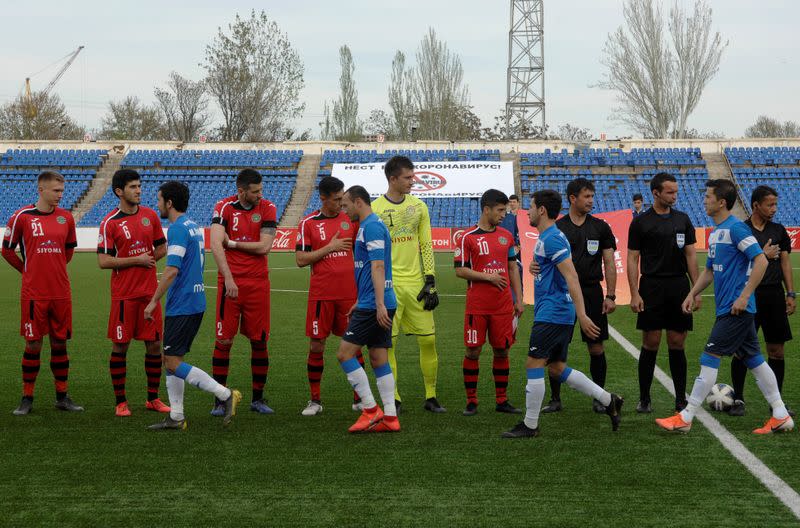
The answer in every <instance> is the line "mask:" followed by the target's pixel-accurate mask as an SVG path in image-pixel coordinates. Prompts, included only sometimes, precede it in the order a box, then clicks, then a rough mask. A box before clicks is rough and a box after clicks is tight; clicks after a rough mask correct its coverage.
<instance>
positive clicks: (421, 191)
mask: <svg viewBox="0 0 800 528" xmlns="http://www.w3.org/2000/svg"><path fill="white" fill-rule="evenodd" d="M383 166H384V164H383V163H336V164H334V165H333V171H332V172H331V175H332V176H335V177H337V178H339V179H340V180H342V181H343V182H344V186H345V188H347V187H350V186H351V185H362V186H363V187H364V188H366V189H367V192H369V194H370V195H372V196H378V195H380V194H383V193H385V192H386V188H387V184H386V176H385V174H384V172H383ZM486 189H498V190H501V191H503V192H504V193H506V194H507V195H510V194H513V193H514V168H513V165H512V163H511V162H510V161H432V162H419V163H415V164H414V184H413V186H412V187H411V194H413V195H415V196H418V197H420V198H461V197H464V198H477V197H480V196H481V195H482V194H483V193H484V192H485V191H486Z"/></svg>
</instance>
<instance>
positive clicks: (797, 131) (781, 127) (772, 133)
mask: <svg viewBox="0 0 800 528" xmlns="http://www.w3.org/2000/svg"><path fill="white" fill-rule="evenodd" d="M744 137H749V138H790V137H800V125H798V124H797V123H795V122H794V121H786V122H785V123H781V122H780V121H779V120H777V119H773V118H771V117H767V116H763V115H762V116H758V119H756V122H755V123H753V125H751V126H749V127H747V130H745V131H744Z"/></svg>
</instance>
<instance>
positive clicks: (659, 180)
mask: <svg viewBox="0 0 800 528" xmlns="http://www.w3.org/2000/svg"><path fill="white" fill-rule="evenodd" d="M664 182H675V183H677V182H678V180H676V179H675V176H673V175H672V174H670V173H668V172H659V173H658V174H656V175H655V176H653V179H652V180H650V190H651V191H660V190H661V189H663V188H664Z"/></svg>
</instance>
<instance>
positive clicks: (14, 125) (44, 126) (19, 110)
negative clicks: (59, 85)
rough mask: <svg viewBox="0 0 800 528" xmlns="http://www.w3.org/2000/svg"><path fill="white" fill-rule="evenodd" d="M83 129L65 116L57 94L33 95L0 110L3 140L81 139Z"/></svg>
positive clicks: (0, 130) (64, 110) (64, 109)
mask: <svg viewBox="0 0 800 528" xmlns="http://www.w3.org/2000/svg"><path fill="white" fill-rule="evenodd" d="M83 134H84V129H83V128H82V127H80V126H79V125H78V124H77V123H75V121H73V119H72V118H71V117H70V116H69V114H68V113H67V110H66V108H64V103H62V102H61V98H59V97H58V95H57V94H54V93H50V94H44V93H42V92H33V93H32V94H31V98H30V100H28V99H27V98H26V97H25V96H23V95H20V96H18V97H17V98H16V99H14V100H13V101H11V102H8V103H6V104H5V105H3V106H2V107H0V137H3V138H6V139H82V138H83Z"/></svg>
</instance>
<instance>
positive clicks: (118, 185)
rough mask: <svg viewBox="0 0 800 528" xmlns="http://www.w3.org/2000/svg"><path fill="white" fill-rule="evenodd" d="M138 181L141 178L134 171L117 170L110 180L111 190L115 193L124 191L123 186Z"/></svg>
mask: <svg viewBox="0 0 800 528" xmlns="http://www.w3.org/2000/svg"><path fill="white" fill-rule="evenodd" d="M139 180H141V177H140V176H139V173H138V172H136V171H135V170H133V169H119V170H118V171H117V172H115V173H114V176H112V178H111V190H112V191H116V190H117V189H119V190H121V191H122V190H124V189H125V186H126V185H128V183H130V182H132V181H139Z"/></svg>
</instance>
